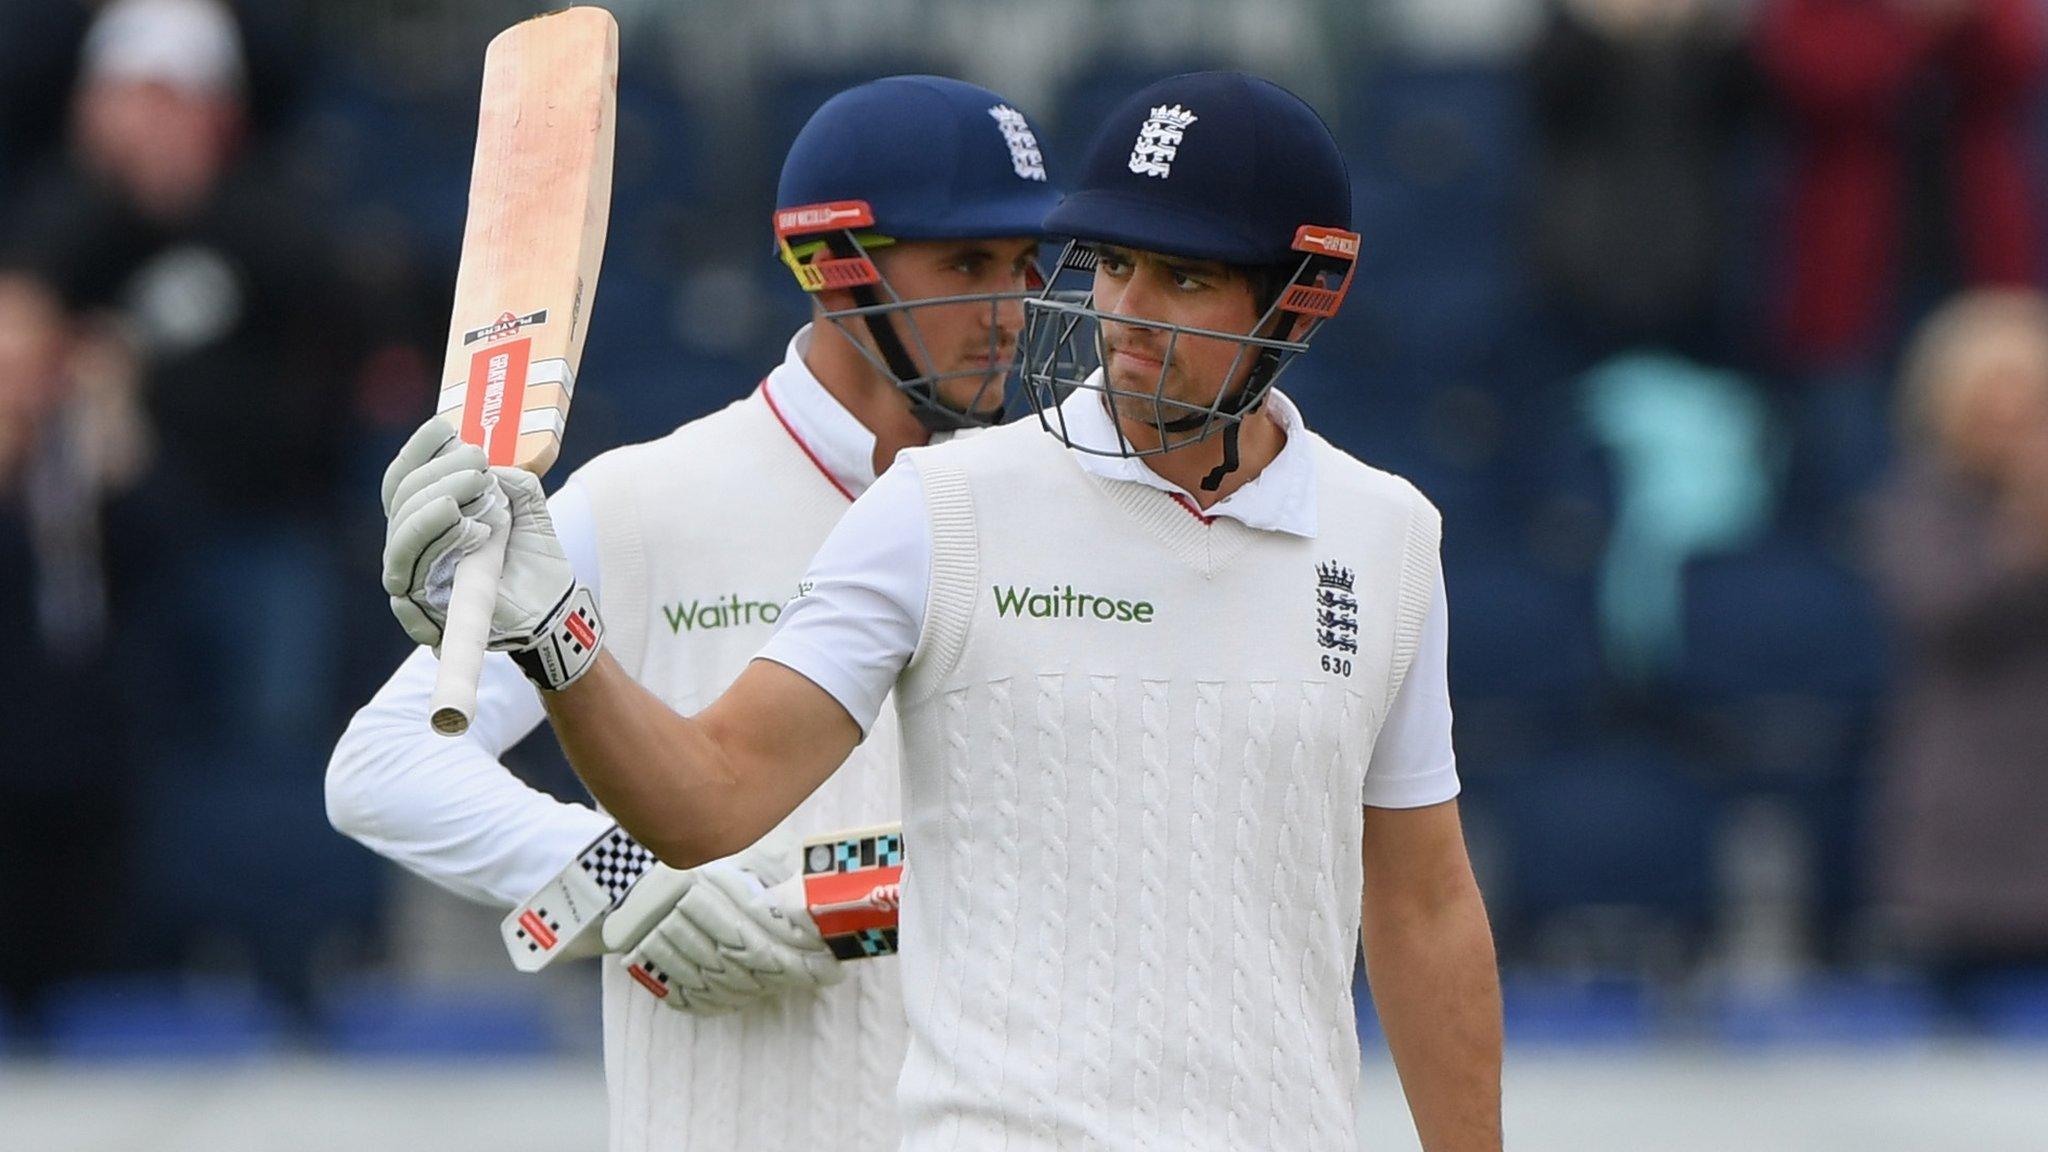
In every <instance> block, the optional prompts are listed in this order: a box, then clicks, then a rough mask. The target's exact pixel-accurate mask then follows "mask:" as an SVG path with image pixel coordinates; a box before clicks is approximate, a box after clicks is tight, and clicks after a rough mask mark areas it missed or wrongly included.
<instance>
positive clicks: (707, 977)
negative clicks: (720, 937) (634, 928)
mask: <svg viewBox="0 0 2048 1152" xmlns="http://www.w3.org/2000/svg"><path fill="white" fill-rule="evenodd" d="M697 890H698V889H695V888H692V891H693V892H694V891H697ZM683 902H684V903H689V902H690V897H689V896H688V895H685V896H684V897H683ZM626 959H627V962H628V963H629V964H630V963H642V964H651V965H653V966H654V967H656V968H658V969H659V970H661V971H662V972H665V973H667V974H668V977H669V987H670V988H671V989H673V990H675V991H679V992H681V993H682V994H683V995H682V996H680V997H672V998H670V999H669V1000H667V1001H666V1002H667V1003H669V1004H671V1005H673V1006H674V1007H677V1008H680V1009H684V1010H686V1011H692V1012H730V1011H733V1010H735V1009H738V1008H741V1007H744V1006H746V1005H747V1004H751V1003H753V1002H754V1001H756V1000H760V999H762V998H763V997H765V996H767V995H768V990H767V989H766V988H765V987H764V986H763V985H762V983H761V980H760V978H759V977H758V976H757V975H756V974H755V973H753V972H750V971H748V970H747V969H746V968H743V967H741V966H740V965H738V964H737V963H734V962H733V961H732V960H731V959H730V958H729V957H727V956H726V955H725V954H724V953H723V951H722V950H721V949H720V948H719V946H718V943H717V942H716V941H715V940H713V939H712V938H711V936H710V935H709V934H708V933H706V932H705V931H704V929H703V928H702V927H700V926H699V925H698V924H697V923H695V922H694V920H693V919H692V918H691V913H690V912H687V911H685V910H684V909H683V907H682V905H680V904H679V905H678V906H677V910H676V912H675V914H673V915H671V916H669V917H668V918H667V919H665V920H663V921H662V922H661V923H660V924H659V925H656V926H655V929H654V931H652V932H649V933H648V934H647V938H646V939H644V940H642V941H641V942H640V946H639V947H638V948H635V949H634V950H633V951H632V952H631V953H630V954H628V956H627V957H626Z"/></svg>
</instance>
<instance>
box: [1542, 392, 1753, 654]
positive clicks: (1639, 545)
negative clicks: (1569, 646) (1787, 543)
mask: <svg viewBox="0 0 2048 1152" xmlns="http://www.w3.org/2000/svg"><path fill="white" fill-rule="evenodd" d="M1580 402H1581V405H1582V408H1583V411H1584V415H1585V420H1586V424H1587V426H1588V428H1589V429H1590V430H1591V431H1592V433H1593V435H1594V437H1595V438H1596V439H1597V440H1598V441H1599V442H1600V444H1601V445H1602V446H1603V447H1605V448H1606V450H1607V452H1608V455H1609V458H1610V460H1611V462H1612V466H1613V469H1614V476H1615V488H1616V492H1615V513H1614V529H1613V531H1612V532H1611V533H1609V535H1608V538H1607V555H1606V558H1605V559H1604V560H1603V561H1602V563H1601V569H1600V631H1601V641H1602V644H1603V647H1604V649H1605V653H1606V657H1607V663H1608V667H1609V668H1610V670H1612V671H1613V672H1614V673H1615V674H1616V675H1617V677H1618V678H1619V679H1621V680H1622V681H1623V682H1624V683H1626V684H1629V685H1630V686H1632V687H1637V688H1641V687H1648V686H1650V685H1653V684H1655V683H1657V682H1658V681H1659V679H1660V678H1661V677H1663V676H1664V675H1665V674H1667V673H1669V672H1670V671H1672V669H1673V668H1674V667H1676V665H1677V663H1678V661H1679V658H1680V657H1681V656H1682V655H1683V650H1684V631H1685V602H1684V597H1685V587H1684V574H1685V567H1686V564H1687V563H1688V562H1690V561H1691V560H1692V559H1694V558H1695V557H1698V556H1706V555H1712V554H1715V553H1721V552H1727V551H1731V550H1733V549H1736V548H1739V547H1742V546H1744V545H1746V544H1749V543H1751V542H1753V541H1754V540H1756V539H1757V538H1758V537H1759V536H1761V535H1762V534H1763V532H1764V530H1765V529H1766V528H1767V527H1769V525H1770V519H1771V506H1772V503H1773V502H1774V501H1775V499H1776V497H1777V492H1778V473H1779V471H1780V469H1779V468H1778V466H1777V461H1776V459H1775V457H1776V452H1775V451H1774V443H1773V440H1774V430H1773V428H1772V426H1771V420H1770V412H1769V410H1768V408H1767V407H1766V406H1765V403H1764V400H1763V397H1762V396H1761V395H1760V394H1759V392H1758V390H1757V388H1756V386H1755V385H1754V384H1752V383H1751V382H1750V381H1749V380H1747V379H1746V378H1744V377H1742V376H1739V375H1737V374H1735V373H1732V372H1722V371H1716V370H1714V369H1709V368H1703V367H1701V366H1699V365H1697V364H1694V363H1691V362H1690V361H1686V360H1681V359H1679V358H1677V357H1673V356H1660V355H1649V354H1642V353H1639V354H1634V355H1628V356H1618V357H1615V358H1614V359H1611V360H1608V361H1606V362H1605V363H1603V364H1601V365H1600V366H1599V367H1597V368H1595V369H1594V370H1593V371H1592V372H1589V373H1588V374H1587V375H1586V377H1585V378H1584V380H1582V381H1581V382H1580Z"/></svg>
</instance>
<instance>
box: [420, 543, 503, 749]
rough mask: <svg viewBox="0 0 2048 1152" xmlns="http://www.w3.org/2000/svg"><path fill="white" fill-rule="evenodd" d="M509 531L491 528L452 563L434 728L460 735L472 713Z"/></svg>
mask: <svg viewBox="0 0 2048 1152" xmlns="http://www.w3.org/2000/svg"><path fill="white" fill-rule="evenodd" d="M511 538H512V533H511V532H510V531H506V532H493V533H491V536H490V539H488V540H486V541H484V543H483V545H482V546H481V547H479V548H477V549H476V550H475V551H473V552H470V553H468V554H467V555H465V556H463V557H462V559H460V560H458V561H456V562H455V587H454V588H453V590H452V591H450V592H449V595H448V622H447V623H446V624H443V625H442V626H441V665H440V668H439V670H438V671H436V672H435V674H434V695H433V696H432V697H431V698H430V699H429V701H428V713H427V714H428V717H429V719H430V720H431V721H432V723H433V725H434V731H436V732H438V733H440V734H441V735H443V736H460V735H462V734H463V733H464V732H467V731H469V722H470V721H471V720H474V719H475V718H476V682H477V677H478V676H480V675H481V674H482V673H483V667H484V651H485V648H486V646H487V645H488V644H489V643H490V639H491V610H492V609H493V608H494V607H496V605H497V601H498V576H499V574H500V573H502V572H503V571H504V570H505V547H506V545H507V544H508V543H509V542H510V541H511Z"/></svg>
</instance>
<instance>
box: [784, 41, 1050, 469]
mask: <svg viewBox="0 0 2048 1152" xmlns="http://www.w3.org/2000/svg"><path fill="white" fill-rule="evenodd" d="M1058 201H1059V193H1058V192H1057V190H1055V188H1054V187H1053V185H1052V183H1051V180H1050V178H1049V175H1048V173H1047V171H1046V164H1045V155H1044V153H1043V151H1042V150H1041V149H1040V147H1039V144H1038V132H1037V130H1036V128H1035V127H1034V126H1033V125H1032V123H1031V121H1030V119H1029V118H1028V117H1026V116H1025V115H1024V113H1022V112H1020V111H1018V110H1017V108H1016V106H1015V105H1014V104H1011V103H1010V102H1009V101H1007V100H1005V99H1003V98H1002V97H1001V96H998V95H997V94H995V93H994V92H991V91H989V90H988V89H986V88H982V87H979V86H977V85H974V84H968V83H966V82H964V81H960V80H952V79H948V78H946V77H943V76H890V77H887V78H884V79H881V80H874V81H870V82H868V83H866V84H861V85H857V86H855V87H853V88H849V89H847V90H846V91H844V92H841V93H839V94H838V95H836V96H834V97H832V98H831V99H830V100H827V101H826V102H825V103H824V104H823V105H822V106H820V107H819V109H818V110H817V112H815V113H813V114H812V116H811V118H810V120H809V121H808V122H807V123H805V125H804V127H803V130H802V131H800V132H798V133H797V137H796V141H795V142H794V143H793V144H791V145H790V149H789V155H788V156H787V157H786V158H785V159H784V161H783V165H782V177H781V180H780V181H779V182H778V184H777V187H776V193H775V245H776V251H777V253H778V254H779V255H780V257H781V259H782V261H783V263H784V264H785V265H787V266H788V268H789V270H790V271H791V272H792V273H793V274H794V275H795V276H796V279H797V283H798V284H799V285H801V286H802V287H803V289H804V290H805V291H806V292H810V293H813V294H815V293H818V292H822V291H825V290H827V289H845V290H847V291H848V292H849V293H850V294H851V296H852V299H853V301H854V306H853V307H851V308H839V309H826V310H825V311H824V318H825V319H826V320H827V321H829V322H831V323H832V324H834V325H837V326H839V327H840V329H841V330H842V331H843V332H845V333H846V335H847V337H848V339H850V340H852V341H853V343H854V345H855V346H856V347H858V348H860V349H861V351H862V352H863V354H865V355H866V356H867V357H868V359H869V361H870V362H871V363H872V364H873V365H874V366H875V368H876V369H877V370H878V371H880V372H883V373H885V374H887V375H888V376H890V377H891V378H893V379H894V380H895V381H896V383H897V384H898V386H899V387H901V388H902V389H903V390H904V391H905V392H906V393H907V394H908V395H909V396H910V398H911V402H912V406H913V408H914V410H915V411H916V412H917V415H918V418H919V419H920V420H922V421H924V423H925V424H926V425H927V426H929V427H931V428H933V429H947V428H958V427H963V426H966V425H970V424H979V423H992V422H994V421H996V420H999V419H1000V418H1001V415H1002V404H1001V396H1002V380H1001V379H1000V377H998V378H995V379H993V380H990V379H987V374H986V373H985V372H982V371H979V370H975V371H962V372H954V373H944V372H936V371H933V370H932V369H931V368H930V367H929V366H930V365H932V364H933V363H934V361H933V359H932V357H931V355H930V353H929V350H927V349H925V348H924V346H923V344H924V341H923V337H922V336H921V335H920V334H919V332H918V328H917V322H916V317H915V315H914V312H915V310H916V309H918V308H922V307H931V306H935V305H959V304H985V305H986V306H987V307H989V308H990V309H992V310H993V309H995V308H997V307H999V306H1000V305H1001V304H1002V303H1003V302H1005V301H1007V300H1017V299H1020V298H1022V297H1023V296H1026V295H1029V293H977V294H974V295H962V296H947V297H942V298H935V299H921V300H905V299H903V298H902V297H901V296H900V295H898V294H897V292H896V291H895V289H894V288H892V287H891V286H890V284H889V282H888V279H887V277H885V276H884V275H883V274H882V272H881V270H880V269H879V268H878V267H876V265H875V262H874V259H873V256H872V252H873V250H874V249H877V248H881V247H885V246H887V245H889V244H892V243H895V242H896V241H899V240H966V239H995V238H1002V237H1015V236H1028V237H1036V236H1039V235H1041V234H1042V232H1043V226H1044V222H1045V216H1046V213H1047V212H1048V211H1049V210H1050V209H1051V208H1052V207H1053V206H1054V205H1055V204H1057V203H1058ZM855 322H858V324H859V329H855V328H854V327H852V325H853V324H854V323H855ZM860 332H865V333H866V335H867V336H868V340H867V341H863V340H861V339H860V338H859V333H860ZM997 333H998V326H997V325H994V324H991V325H990V339H991V341H992V342H994V341H996V340H998V339H999V337H998V334H997ZM913 347H914V348H915V349H916V351H917V352H918V353H919V355H913V353H912V349H913ZM990 351H991V353H992V354H1002V355H1007V354H1008V352H1009V349H1008V348H997V347H991V349H990ZM968 375H980V376H982V377H984V380H983V386H982V389H981V390H980V392H979V393H977V395H976V396H975V398H974V399H973V400H972V401H971V402H969V403H967V404H966V405H964V406H961V405H956V404H949V403H947V402H946V400H945V399H944V398H943V397H942V396H941V394H940V392H939V385H940V384H941V383H942V382H944V381H945V380H946V379H947V378H948V377H950V376H968ZM991 388H992V389H993V390H994V392H995V403H993V404H991V403H989V402H988V398H987V396H986V393H987V392H988V391H990V389H991Z"/></svg>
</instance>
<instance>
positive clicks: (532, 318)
mask: <svg viewBox="0 0 2048 1152" xmlns="http://www.w3.org/2000/svg"><path fill="white" fill-rule="evenodd" d="M582 287H583V286H582V283H581V282H580V281H579V282H578V283H577V290H578V302H579V303H581V290H582ZM547 322H548V310H547V309H545V308H543V309H541V310H540V311H538V312H528V313H527V314H526V315H524V316H515V315H513V314H512V313H510V312H507V313H505V314H504V315H503V316H500V317H498V318H497V319H496V320H494V321H492V322H491V323H489V324H486V325H484V326H483V327H482V328H474V329H471V330H470V331H468V332H464V333H463V334H462V344H463V347H465V348H466V347H468V346H469V345H471V344H474V343H476V342H477V341H479V340H485V341H490V340H503V339H504V338H505V337H507V336H516V335H518V333H519V330H520V329H521V328H531V327H532V326H534V325H535V324H545V323H547Z"/></svg>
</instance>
